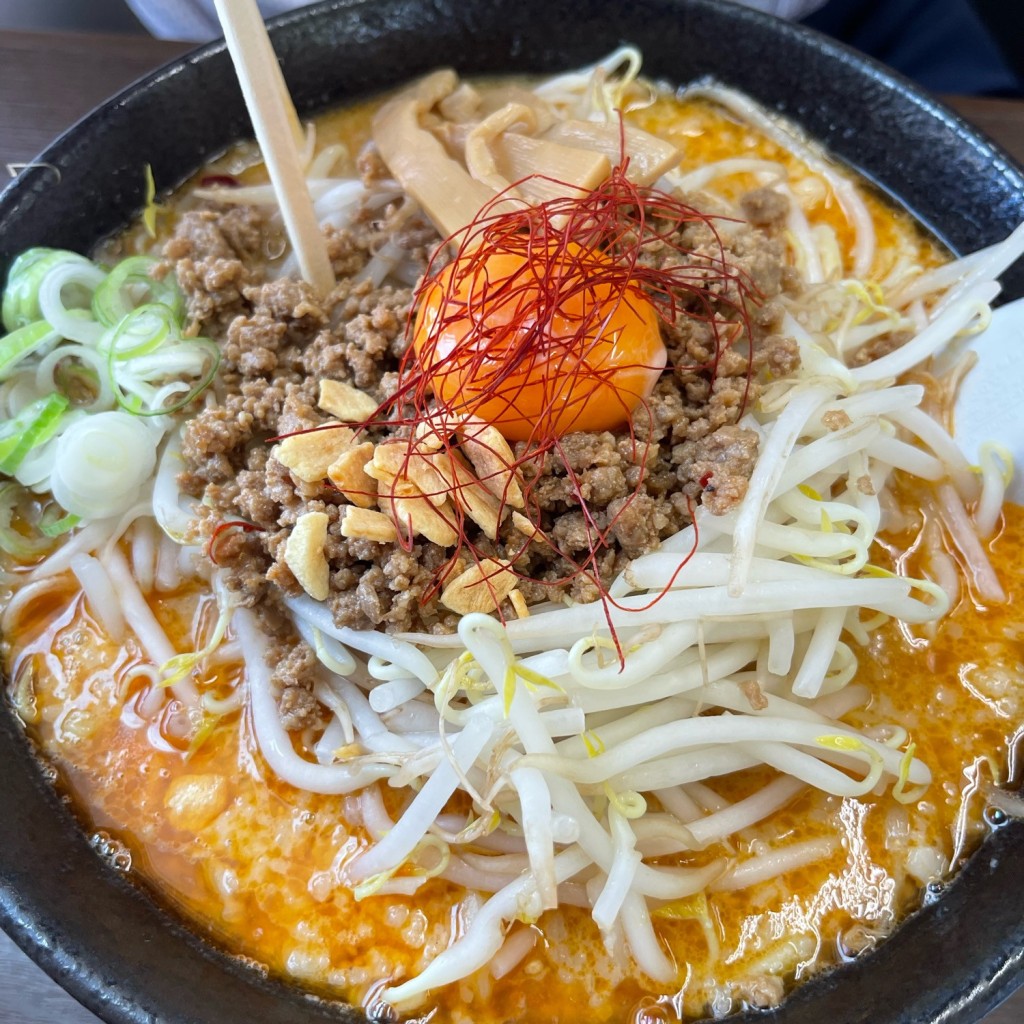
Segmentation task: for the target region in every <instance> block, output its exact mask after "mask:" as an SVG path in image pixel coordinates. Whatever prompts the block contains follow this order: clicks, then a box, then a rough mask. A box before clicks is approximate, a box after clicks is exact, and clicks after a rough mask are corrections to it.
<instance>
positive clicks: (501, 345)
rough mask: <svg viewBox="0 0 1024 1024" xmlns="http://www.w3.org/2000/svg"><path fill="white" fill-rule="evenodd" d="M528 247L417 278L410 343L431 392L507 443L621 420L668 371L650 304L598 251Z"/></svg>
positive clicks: (477, 256)
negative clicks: (420, 281) (419, 289)
mask: <svg viewBox="0 0 1024 1024" xmlns="http://www.w3.org/2000/svg"><path fill="white" fill-rule="evenodd" d="M524 248H529V247H528V246H526V245H525V244H524ZM536 249H539V252H538V251H536ZM536 249H531V250H530V251H523V252H520V251H509V252H506V251H496V252H491V253H489V254H487V255H484V254H482V253H480V252H477V253H472V254H469V255H465V256H462V257H460V258H458V259H456V260H455V261H453V262H452V263H450V264H449V265H448V266H447V267H445V268H444V269H443V270H442V271H441V273H440V274H439V275H438V276H437V277H436V278H435V279H434V280H433V281H431V282H430V283H428V284H427V285H426V287H425V289H424V292H423V294H422V296H421V301H420V306H419V310H418V312H417V316H416V322H415V326H414V332H413V346H414V348H415V351H416V355H417V357H418V359H419V363H420V366H421V368H422V369H423V371H424V373H425V374H426V378H427V381H428V382H429V385H430V387H431V388H432V390H433V392H434V396H435V397H436V398H437V400H438V401H439V402H440V403H442V404H443V405H444V406H445V407H446V408H447V409H449V410H450V411H452V412H454V413H457V414H472V415H473V416H476V417H478V418H480V419H483V420H485V421H486V422H488V423H491V424H493V425H494V426H495V427H497V428H498V430H499V431H500V432H501V434H503V435H504V437H505V438H506V439H508V440H510V441H529V440H533V441H545V440H550V439H552V438H555V437H561V436H562V435H564V434H567V433H569V432H570V431H576V430H607V429H610V428H613V427H618V426H621V425H622V424H623V423H626V422H627V421H628V420H629V417H630V414H631V413H632V412H633V410H634V409H635V408H636V407H637V406H638V405H639V404H640V403H641V402H643V401H645V400H646V399H647V398H648V397H649V396H650V394H651V391H652V390H653V388H654V385H655V383H656V382H657V380H658V377H659V376H660V375H661V371H662V370H663V369H664V368H665V362H666V352H665V346H664V345H663V344H662V340H661V330H660V328H659V323H658V314H657V311H656V310H655V308H654V306H653V304H652V303H651V300H650V299H649V298H648V297H647V296H646V295H645V294H644V292H642V291H641V290H640V288H639V287H638V286H637V285H636V284H634V283H632V282H631V281H630V279H629V277H628V271H627V270H626V269H624V268H622V267H621V266H619V265H618V264H616V263H615V262H614V261H613V260H612V259H611V258H610V257H609V256H607V255H605V254H604V253H602V252H599V251H597V250H591V249H585V248H583V247H582V246H580V245H576V244H574V243H569V244H568V245H563V246H560V247H558V248H557V249H556V248H555V247H554V246H549V247H548V248H547V249H545V248H544V247H543V244H539V245H538V246H537V247H536Z"/></svg>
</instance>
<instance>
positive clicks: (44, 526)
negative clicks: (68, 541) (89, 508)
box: [39, 503, 82, 537]
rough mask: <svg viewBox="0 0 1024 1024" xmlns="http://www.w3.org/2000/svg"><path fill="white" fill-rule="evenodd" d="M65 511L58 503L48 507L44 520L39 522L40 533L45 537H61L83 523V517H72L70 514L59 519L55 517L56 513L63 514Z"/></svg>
mask: <svg viewBox="0 0 1024 1024" xmlns="http://www.w3.org/2000/svg"><path fill="white" fill-rule="evenodd" d="M61 511H63V509H61V507H60V506H59V505H57V504H56V503H54V504H52V505H50V506H48V507H47V509H46V511H45V512H44V513H43V517H42V519H40V520H39V532H40V533H41V534H42V535H43V536H44V537H60V536H62V535H63V534H65V533H67V532H68V530H73V529H74V528H75V527H76V526H77V525H78V524H79V523H80V522H81V521H82V517H81V516H76V515H72V514H71V513H70V512H68V513H67V514H65V515H63V516H61V517H60V518H59V519H58V518H56V517H55V512H61Z"/></svg>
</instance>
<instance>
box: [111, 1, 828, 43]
mask: <svg viewBox="0 0 1024 1024" xmlns="http://www.w3.org/2000/svg"><path fill="white" fill-rule="evenodd" d="M307 2H311V0H259V7H260V10H261V11H262V12H263V16H264V17H265V18H270V17H273V16H274V15H275V14H283V13H284V12H285V11H292V10H294V9H295V8H296V7H303V6H305V4H306V3H307ZM739 2H740V3H742V4H746V6H747V7H755V8H757V10H759V11H767V12H768V13H769V14H777V15H778V16H779V17H780V18H803V17H805V16H806V15H808V14H810V13H811V12H812V11H816V10H817V9H818V8H819V7H824V5H825V3H826V0H739ZM127 3H128V6H129V7H130V8H131V9H132V10H133V11H134V12H135V16H136V17H137V18H138V19H139V21H141V22H142V24H143V25H145V26H146V28H147V29H149V31H150V32H151V33H152V34H153V35H154V36H156V37H157V38H158V39H183V40H185V41H187V42H195V43H203V42H207V41H208V40H210V39H216V38H217V36H219V35H220V34H221V31H220V26H219V25H218V23H217V14H216V12H215V11H214V8H213V0H127Z"/></svg>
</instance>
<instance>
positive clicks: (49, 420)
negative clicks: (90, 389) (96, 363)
mask: <svg viewBox="0 0 1024 1024" xmlns="http://www.w3.org/2000/svg"><path fill="white" fill-rule="evenodd" d="M67 407H68V400H67V398H66V397H65V396H64V395H61V394H58V393H57V392H54V393H53V394H52V395H47V396H46V397H45V398H39V399H37V400H36V401H34V402H33V403H32V404H31V405H28V406H26V407H25V408H24V409H22V410H21V412H19V413H18V415H17V416H15V417H14V419H11V420H7V421H6V422H5V423H3V424H2V425H0V473H7V474H8V475H10V474H12V473H14V472H15V471H16V470H17V468H18V467H19V466H20V465H21V463H22V462H23V461H24V458H25V456H26V455H28V453H29V452H30V451H32V449H33V448H35V447H36V445H40V444H43V443H44V442H46V441H48V440H49V439H50V438H51V437H53V435H54V434H55V433H56V432H57V428H58V427H59V426H60V419H61V416H62V415H63V414H64V411H65V410H66V409H67Z"/></svg>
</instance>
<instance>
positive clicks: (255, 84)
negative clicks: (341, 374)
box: [215, 0, 335, 295]
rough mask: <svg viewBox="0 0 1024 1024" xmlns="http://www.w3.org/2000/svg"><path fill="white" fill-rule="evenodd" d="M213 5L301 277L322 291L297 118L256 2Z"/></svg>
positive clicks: (321, 263)
mask: <svg viewBox="0 0 1024 1024" xmlns="http://www.w3.org/2000/svg"><path fill="white" fill-rule="evenodd" d="M215 4H216V7H217V16H218V17H219V18H220V23H221V27H222V28H223V29H224V37H225V39H226V40H227V46H228V52H229V53H230V54H231V59H232V61H233V62H234V65H235V73H236V74H237V75H238V83H239V85H240V86H241V87H242V95H243V96H244V97H245V105H246V107H247V108H248V110H249V117H250V118H251V119H252V126H253V129H254V130H255V132H256V140H257V142H259V145H260V149H261V150H262V152H263V160H264V162H265V163H266V165H267V171H268V172H269V174H270V181H271V183H272V184H273V186H274V191H275V192H276V193H277V200H278V204H279V205H280V207H281V214H282V216H283V218H284V225H285V230H286V231H287V232H288V239H289V241H290V242H291V244H292V249H293V250H294V251H295V256H296V259H297V260H298V263H299V268H300V269H301V271H302V276H303V278H305V280H306V281H307V282H308V283H309V284H310V285H312V286H313V288H315V289H316V290H317V291H318V292H319V293H320V294H321V295H326V294H327V293H328V292H329V291H330V290H331V289H332V288H333V287H334V283H335V282H334V271H333V270H332V269H331V261H330V259H329V257H328V255H327V246H326V243H325V242H324V238H323V235H322V234H321V233H320V226H319V224H318V223H317V220H316V215H315V214H314V212H313V201H312V200H311V199H310V196H309V189H308V188H307V186H306V177H305V174H304V172H303V169H302V164H301V161H300V159H299V150H298V146H297V144H296V139H297V135H298V136H301V128H300V126H299V121H298V116H297V115H296V113H295V107H294V105H293V104H292V101H291V97H290V96H289V95H288V89H287V87H286V85H285V82H284V76H283V75H282V73H281V68H280V66H279V65H278V63H277V57H276V55H275V54H274V48H273V46H272V45H271V42H270V37H269V36H268V35H267V29H266V26H265V25H264V24H263V18H262V16H261V15H260V12H259V8H258V7H257V6H256V0H215Z"/></svg>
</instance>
